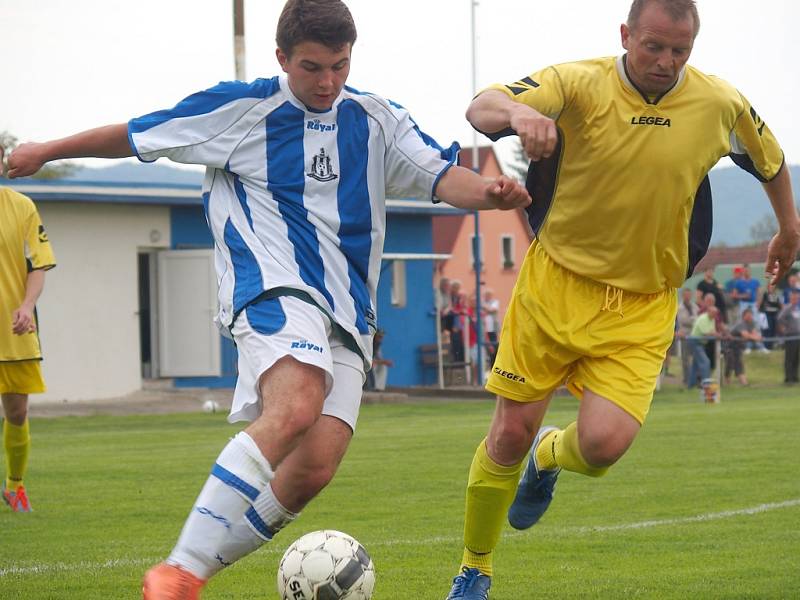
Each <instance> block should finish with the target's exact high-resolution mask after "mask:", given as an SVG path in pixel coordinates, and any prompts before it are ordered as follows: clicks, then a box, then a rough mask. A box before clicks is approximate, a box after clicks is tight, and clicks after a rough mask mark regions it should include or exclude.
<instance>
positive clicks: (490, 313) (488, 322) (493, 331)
mask: <svg viewBox="0 0 800 600" xmlns="http://www.w3.org/2000/svg"><path fill="white" fill-rule="evenodd" d="M481 308H482V310H483V315H484V317H483V330H484V332H485V333H486V342H487V348H486V353H487V354H488V355H489V364H488V365H487V366H488V367H489V368H491V367H492V365H493V364H494V357H495V356H496V355H497V334H498V332H499V331H500V300H498V299H497V298H495V295H494V291H493V290H492V289H490V288H486V289H485V290H484V292H483V304H482V305H481Z"/></svg>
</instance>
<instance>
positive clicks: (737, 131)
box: [729, 93, 784, 182]
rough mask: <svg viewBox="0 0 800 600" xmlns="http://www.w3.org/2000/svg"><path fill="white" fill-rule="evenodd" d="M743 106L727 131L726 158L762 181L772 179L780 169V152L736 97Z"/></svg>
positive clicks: (751, 111)
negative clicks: (728, 152) (729, 132)
mask: <svg viewBox="0 0 800 600" xmlns="http://www.w3.org/2000/svg"><path fill="white" fill-rule="evenodd" d="M739 97H740V98H741V101H742V103H743V105H744V109H743V110H742V112H741V114H740V115H739V117H738V118H737V119H736V123H735V124H734V126H733V131H732V132H731V153H730V155H729V156H730V158H731V160H733V162H735V163H736V164H737V165H738V166H739V167H741V168H742V169H744V170H745V171H747V172H748V173H751V174H752V175H754V176H755V177H756V178H757V179H758V180H760V181H762V182H766V181H770V180H771V179H772V178H774V177H775V176H776V175H777V174H778V172H779V171H780V170H781V167H782V166H783V161H784V158H783V151H782V150H781V147H780V145H779V144H778V140H776V139H775V136H774V135H773V134H772V131H770V129H769V127H767V124H766V123H765V122H764V120H763V119H762V118H761V117H760V116H759V115H758V113H757V112H756V111H755V109H754V108H753V107H752V105H751V104H750V102H748V101H747V98H745V97H744V96H743V95H742V94H741V93H740V94H739Z"/></svg>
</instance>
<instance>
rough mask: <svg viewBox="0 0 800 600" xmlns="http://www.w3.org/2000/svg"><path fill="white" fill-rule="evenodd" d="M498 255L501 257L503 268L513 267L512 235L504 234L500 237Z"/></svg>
mask: <svg viewBox="0 0 800 600" xmlns="http://www.w3.org/2000/svg"><path fill="white" fill-rule="evenodd" d="M500 255H501V256H502V257H503V268H504V269H513V268H514V236H512V235H504V236H502V237H501V238H500Z"/></svg>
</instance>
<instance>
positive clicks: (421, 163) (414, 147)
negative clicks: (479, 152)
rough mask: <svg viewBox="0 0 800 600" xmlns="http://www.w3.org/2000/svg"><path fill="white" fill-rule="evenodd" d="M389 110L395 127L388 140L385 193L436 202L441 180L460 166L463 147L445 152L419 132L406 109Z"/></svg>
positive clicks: (445, 150) (431, 139) (455, 144)
mask: <svg viewBox="0 0 800 600" xmlns="http://www.w3.org/2000/svg"><path fill="white" fill-rule="evenodd" d="M390 110H391V112H392V115H393V116H394V122H395V127H394V129H393V131H391V132H389V133H390V137H389V138H388V139H387V140H386V141H387V149H386V159H385V161H386V192H387V194H388V195H394V196H403V197H410V196H416V197H422V198H430V199H431V200H433V195H434V190H435V189H436V184H437V183H438V181H439V179H440V178H441V177H442V175H444V174H445V173H446V172H447V170H448V169H449V168H450V167H451V166H452V165H453V164H457V162H458V151H459V150H460V147H459V145H458V143H455V142H454V143H453V144H452V145H451V146H450V147H449V148H446V149H445V148H442V147H441V146H440V145H439V144H438V143H437V142H436V140H434V139H433V138H432V137H430V136H429V135H427V134H426V133H424V132H423V131H421V130H420V128H419V127H418V126H417V124H416V123H415V122H414V119H412V118H411V115H410V114H409V113H408V111H407V110H406V109H404V108H403V107H401V106H399V105H397V104H394V103H392V104H391V106H390ZM442 161H445V162H444V163H443V162H442Z"/></svg>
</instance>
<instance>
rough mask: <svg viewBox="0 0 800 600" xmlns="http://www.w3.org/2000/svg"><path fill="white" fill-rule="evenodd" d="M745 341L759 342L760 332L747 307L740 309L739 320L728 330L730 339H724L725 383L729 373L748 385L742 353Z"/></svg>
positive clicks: (727, 381)
mask: <svg viewBox="0 0 800 600" xmlns="http://www.w3.org/2000/svg"><path fill="white" fill-rule="evenodd" d="M747 341H751V342H760V341H761V332H760V331H759V328H758V323H757V322H756V320H755V316H754V314H753V311H752V310H751V309H750V308H749V307H748V308H745V309H744V310H743V311H742V317H741V320H740V321H739V322H738V323H736V324H735V325H734V326H733V327H732V328H731V330H730V339H728V340H726V342H725V344H724V348H725V383H729V382H730V377H731V373H735V374H736V378H737V379H738V380H739V383H741V384H742V385H749V384H748V382H747V375H745V372H744V361H743V360H742V354H743V352H744V346H745V343H747Z"/></svg>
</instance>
